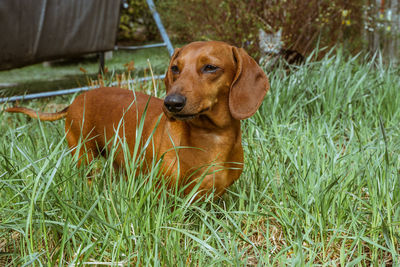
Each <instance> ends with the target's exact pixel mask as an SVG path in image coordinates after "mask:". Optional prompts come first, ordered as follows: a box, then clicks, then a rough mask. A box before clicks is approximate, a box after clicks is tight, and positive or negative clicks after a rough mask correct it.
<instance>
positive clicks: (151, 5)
mask: <svg viewBox="0 0 400 267" xmlns="http://www.w3.org/2000/svg"><path fill="white" fill-rule="evenodd" d="M146 2H147V4H148V5H149V8H150V11H151V14H152V15H153V18H154V20H155V21H156V24H157V27H158V30H159V31H160V34H161V37H162V38H163V40H164V43H165V45H166V46H167V49H168V52H169V55H170V56H172V54H174V48H173V46H172V44H171V41H170V40H169V37H168V34H167V32H166V31H165V28H164V25H163V24H162V22H161V18H160V16H159V15H158V13H157V10H156V7H155V6H154V2H153V0H146Z"/></svg>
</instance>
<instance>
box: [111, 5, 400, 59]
mask: <svg viewBox="0 0 400 267" xmlns="http://www.w3.org/2000/svg"><path fill="white" fill-rule="evenodd" d="M398 2H399V1H398V0H386V1H385V0H352V1H348V0H308V1H300V0H246V1H245V0H185V1H182V0H158V1H157V0H156V1H155V5H156V7H157V10H158V12H159V13H160V16H161V17H162V20H163V23H164V25H165V26H166V28H167V31H168V33H169V35H170V38H171V39H172V41H173V42H174V43H187V42H191V41H194V40H222V41H226V42H229V43H231V44H233V45H236V46H241V47H244V48H246V49H247V50H248V51H249V52H250V53H251V54H252V55H253V56H254V57H256V58H258V57H259V55H260V52H259V51H260V49H259V43H258V30H259V29H263V30H264V31H265V32H267V33H274V32H277V31H278V30H279V29H282V31H283V42H284V46H285V48H287V49H291V50H296V51H298V52H300V53H301V54H303V55H308V54H309V53H310V52H311V51H313V50H314V49H315V48H316V46H317V45H318V46H319V47H328V48H330V47H333V46H343V47H344V48H345V50H346V51H349V52H350V53H352V54H355V53H358V52H360V51H372V52H375V51H377V50H381V51H383V52H384V53H385V54H386V55H387V57H389V58H398V55H399V51H398V50H399V46H400V43H399V40H398V39H399V28H400V27H399V24H400V20H399V18H400V16H399V4H398ZM126 3H127V4H128V5H127V6H128V7H127V8H122V9H121V24H120V29H119V35H118V42H119V43H138V42H144V40H146V41H159V40H160V37H159V34H158V32H157V27H156V26H155V23H154V21H153V19H152V16H151V13H150V11H149V9H148V7H147V4H146V1H145V0H127V1H126ZM320 56H323V53H321V54H320Z"/></svg>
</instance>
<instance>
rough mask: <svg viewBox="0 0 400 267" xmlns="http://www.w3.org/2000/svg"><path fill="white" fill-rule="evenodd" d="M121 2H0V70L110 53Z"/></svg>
mask: <svg viewBox="0 0 400 267" xmlns="http://www.w3.org/2000/svg"><path fill="white" fill-rule="evenodd" d="M120 4H121V0H0V70H5V69H11V68H15V67H21V66H24V65H28V64H32V63H37V62H40V61H44V60H50V59H57V58H61V57H69V56H74V55H79V54H85V53H91V52H99V51H107V50H113V49H114V45H115V40H116V35H117V28H118V23H119V10H120Z"/></svg>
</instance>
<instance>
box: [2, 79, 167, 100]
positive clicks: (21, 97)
mask: <svg viewBox="0 0 400 267" xmlns="http://www.w3.org/2000/svg"><path fill="white" fill-rule="evenodd" d="M164 78H165V75H158V76H154V77H144V78H138V79H134V80H129V81H126V82H121V83H120V84H132V83H138V82H145V81H150V80H153V79H154V80H161V79H164ZM116 85H118V82H113V83H111V84H110V86H116ZM99 87H100V86H99V85H97V86H84V87H79V88H72V89H65V90H58V91H49V92H43V93H36V94H29V95H19V96H11V97H3V98H0V103H6V102H14V101H20V100H29V99H36V98H43V97H51V96H58V95H67V94H74V93H79V92H84V91H89V90H91V89H95V88H99Z"/></svg>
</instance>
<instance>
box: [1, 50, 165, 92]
mask: <svg viewBox="0 0 400 267" xmlns="http://www.w3.org/2000/svg"><path fill="white" fill-rule="evenodd" d="M148 59H151V65H152V68H153V71H154V72H155V73H156V74H164V72H165V69H166V67H167V66H168V59H169V55H168V52H167V49H166V48H148V49H141V50H135V51H114V52H113V57H112V58H111V59H109V60H106V63H105V66H106V68H107V69H108V72H109V74H111V75H113V73H114V72H117V73H122V72H126V71H127V67H126V66H124V65H125V64H129V63H130V62H131V61H133V62H134V68H135V69H134V71H132V73H131V74H132V75H139V76H143V75H148V72H149V63H148V61H147V60H148ZM81 69H83V70H85V71H86V72H84V71H82V70H81ZM98 71H99V64H98V60H97V57H96V55H89V56H86V57H83V58H78V59H74V60H69V61H58V62H54V63H52V64H51V65H50V66H45V65H43V64H41V63H40V64H35V65H31V66H27V67H23V68H19V69H13V70H9V71H0V85H1V84H4V85H5V86H4V87H3V88H2V87H0V96H9V95H18V94H24V93H36V92H43V91H54V90H58V89H66V88H75V87H79V86H86V85H87V83H88V81H89V80H92V79H97V73H98Z"/></svg>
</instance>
